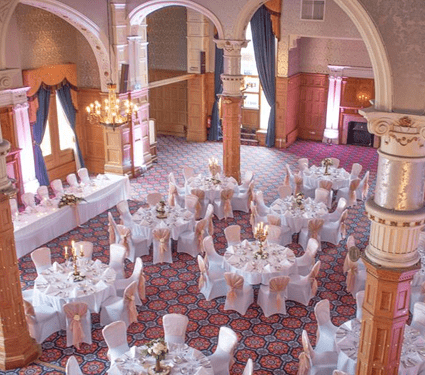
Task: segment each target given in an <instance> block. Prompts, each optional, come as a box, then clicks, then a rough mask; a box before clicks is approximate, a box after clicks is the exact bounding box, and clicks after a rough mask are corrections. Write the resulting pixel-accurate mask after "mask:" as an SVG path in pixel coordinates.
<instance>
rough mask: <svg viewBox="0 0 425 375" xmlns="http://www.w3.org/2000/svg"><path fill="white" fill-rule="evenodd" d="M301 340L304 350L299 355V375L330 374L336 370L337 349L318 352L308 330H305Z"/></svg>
mask: <svg viewBox="0 0 425 375" xmlns="http://www.w3.org/2000/svg"><path fill="white" fill-rule="evenodd" d="M301 340H302V345H303V351H302V352H301V353H300V356H299V364H298V373H297V375H329V374H331V373H332V371H334V370H336V368H337V362H338V353H337V352H336V351H329V352H324V353H316V352H315V350H314V349H313V347H312V346H311V344H310V340H309V338H308V334H307V331H306V330H303V332H302V335H301Z"/></svg>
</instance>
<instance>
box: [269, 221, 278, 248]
mask: <svg viewBox="0 0 425 375" xmlns="http://www.w3.org/2000/svg"><path fill="white" fill-rule="evenodd" d="M267 231H268V235H267V243H274V244H280V235H281V230H280V227H278V226H277V225H268V228H267Z"/></svg>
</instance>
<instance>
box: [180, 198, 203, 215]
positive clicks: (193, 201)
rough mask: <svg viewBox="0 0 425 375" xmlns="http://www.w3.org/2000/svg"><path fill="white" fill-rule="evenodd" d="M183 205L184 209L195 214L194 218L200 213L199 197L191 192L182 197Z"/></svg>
mask: <svg viewBox="0 0 425 375" xmlns="http://www.w3.org/2000/svg"><path fill="white" fill-rule="evenodd" d="M184 206H185V208H186V210H188V211H190V212H192V213H193V214H194V215H195V219H199V218H200V216H201V213H202V206H201V203H200V202H199V198H198V197H197V196H196V195H193V194H187V195H186V196H185V197H184Z"/></svg>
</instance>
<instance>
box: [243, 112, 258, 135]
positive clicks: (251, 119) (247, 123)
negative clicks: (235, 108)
mask: <svg viewBox="0 0 425 375" xmlns="http://www.w3.org/2000/svg"><path fill="white" fill-rule="evenodd" d="M242 125H243V126H244V127H245V128H250V129H255V130H258V129H259V128H260V110H259V109H248V108H243V107H242Z"/></svg>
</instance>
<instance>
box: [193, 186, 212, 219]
mask: <svg viewBox="0 0 425 375" xmlns="http://www.w3.org/2000/svg"><path fill="white" fill-rule="evenodd" d="M190 194H191V195H195V196H197V197H198V203H197V204H196V206H195V219H196V220H199V219H200V218H202V217H203V216H205V211H206V209H207V205H208V200H207V199H205V191H204V190H202V189H192V190H191V191H190Z"/></svg>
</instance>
